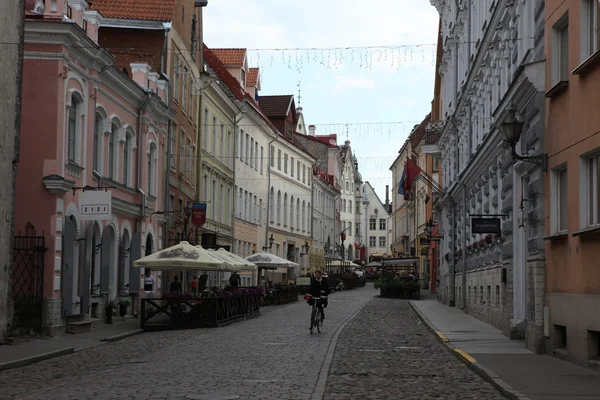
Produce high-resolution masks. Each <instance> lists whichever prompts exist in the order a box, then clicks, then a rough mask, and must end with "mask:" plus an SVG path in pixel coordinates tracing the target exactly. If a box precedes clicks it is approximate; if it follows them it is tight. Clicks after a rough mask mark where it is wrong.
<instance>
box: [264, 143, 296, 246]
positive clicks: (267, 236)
mask: <svg viewBox="0 0 600 400" xmlns="http://www.w3.org/2000/svg"><path fill="white" fill-rule="evenodd" d="M275 135H277V136H275V139H272V140H271V141H270V142H269V144H268V145H267V151H268V152H269V164H268V165H267V229H265V246H264V247H267V243H269V219H270V218H271V216H270V215H271V213H270V211H271V157H274V156H275V152H273V155H272V156H271V144H273V142H276V141H278V140H279V134H278V133H277V132H275ZM273 195H275V193H273ZM296 212H298V210H296ZM270 251H271V249H269V252H270Z"/></svg>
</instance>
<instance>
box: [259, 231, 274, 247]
mask: <svg viewBox="0 0 600 400" xmlns="http://www.w3.org/2000/svg"><path fill="white" fill-rule="evenodd" d="M274 241H275V238H274V237H273V234H272V233H271V237H269V246H268V247H267V246H265V247H263V248H262V249H263V250H271V248H272V247H273V242H274Z"/></svg>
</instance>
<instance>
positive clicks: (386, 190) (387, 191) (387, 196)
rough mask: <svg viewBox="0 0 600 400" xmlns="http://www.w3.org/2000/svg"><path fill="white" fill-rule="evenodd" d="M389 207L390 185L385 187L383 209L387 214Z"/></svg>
mask: <svg viewBox="0 0 600 400" xmlns="http://www.w3.org/2000/svg"><path fill="white" fill-rule="evenodd" d="M389 205H390V185H385V209H386V210H388V212H389V208H390V207H389Z"/></svg>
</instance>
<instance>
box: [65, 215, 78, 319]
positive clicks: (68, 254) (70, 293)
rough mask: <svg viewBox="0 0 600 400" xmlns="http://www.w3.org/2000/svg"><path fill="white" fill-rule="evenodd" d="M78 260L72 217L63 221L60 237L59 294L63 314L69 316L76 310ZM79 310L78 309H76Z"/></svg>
mask: <svg viewBox="0 0 600 400" xmlns="http://www.w3.org/2000/svg"><path fill="white" fill-rule="evenodd" d="M78 259H79V241H78V240H77V222H76V221H75V218H74V217H73V216H71V217H68V218H66V219H65V226H64V229H63V237H62V266H61V292H62V310H63V314H64V315H67V316H70V315H73V314H74V313H75V312H77V311H78V310H76V309H75V305H76V304H77V303H78V301H77V300H75V301H74V297H75V295H77V285H76V284H75V283H76V282H77V277H78V276H79V271H78V267H79V265H78ZM77 308H79V307H77Z"/></svg>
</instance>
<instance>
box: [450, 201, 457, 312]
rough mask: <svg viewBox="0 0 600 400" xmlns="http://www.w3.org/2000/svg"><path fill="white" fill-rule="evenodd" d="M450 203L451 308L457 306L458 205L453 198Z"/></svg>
mask: <svg viewBox="0 0 600 400" xmlns="http://www.w3.org/2000/svg"><path fill="white" fill-rule="evenodd" d="M450 203H451V207H452V229H451V230H452V234H451V237H452V239H451V240H450V246H451V248H450V254H451V258H452V260H451V267H452V271H450V284H449V285H448V286H450V290H449V299H448V306H449V307H454V306H455V301H454V300H455V296H456V290H455V288H454V285H455V284H456V257H455V256H454V254H455V253H456V203H455V202H454V199H453V198H452V197H450Z"/></svg>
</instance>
